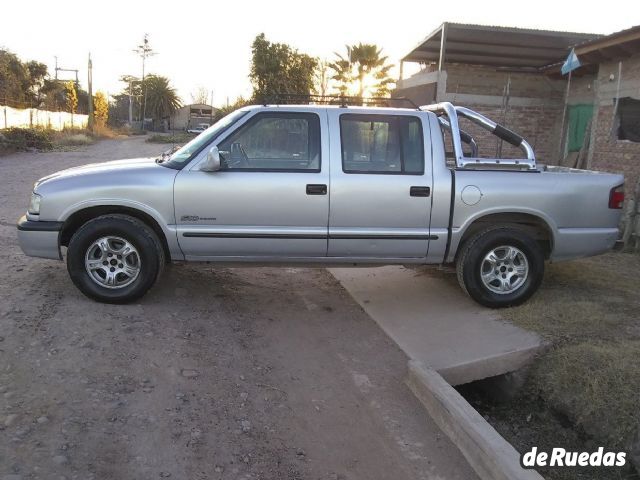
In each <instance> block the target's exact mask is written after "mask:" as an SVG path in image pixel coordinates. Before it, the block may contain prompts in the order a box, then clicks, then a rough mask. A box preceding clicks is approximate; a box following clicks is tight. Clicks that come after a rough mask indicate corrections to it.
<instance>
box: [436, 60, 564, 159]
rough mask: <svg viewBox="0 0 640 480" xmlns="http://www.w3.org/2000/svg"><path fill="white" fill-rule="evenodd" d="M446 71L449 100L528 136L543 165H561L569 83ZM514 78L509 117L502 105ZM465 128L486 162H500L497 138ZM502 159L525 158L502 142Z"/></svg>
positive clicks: (475, 70) (471, 68)
mask: <svg viewBox="0 0 640 480" xmlns="http://www.w3.org/2000/svg"><path fill="white" fill-rule="evenodd" d="M446 70H447V88H446V95H447V100H449V101H452V102H453V103H454V104H459V105H464V106H467V107H469V108H472V109H473V110H476V111H477V112H479V113H481V114H483V115H485V116H487V117H489V118H491V119H492V120H493V121H495V122H498V123H501V124H503V125H504V126H505V127H507V128H509V129H511V130H513V131H514V132H516V133H518V134H519V135H521V136H523V137H524V138H525V139H526V140H527V141H528V142H529V143H530V144H531V146H532V147H533V150H534V152H535V154H536V158H537V160H538V161H539V162H541V163H547V164H555V163H557V157H558V142H559V140H560V139H559V133H558V132H559V129H560V117H561V115H562V101H563V100H562V99H563V93H564V85H565V84H564V82H563V81H557V80H550V79H548V78H546V77H544V76H543V75H539V74H531V73H514V72H505V71H497V70H496V69H495V68H493V67H484V66H477V65H459V64H447V66H446ZM509 77H510V79H511V83H510V86H509V97H510V100H509V106H508V109H507V112H506V115H505V113H504V111H503V107H502V105H501V104H502V101H503V94H504V91H505V86H506V85H507V82H508V80H509ZM461 125H462V127H463V129H464V130H466V131H468V132H469V133H470V134H472V135H473V136H474V137H475V138H476V141H477V142H478V146H479V153H480V156H481V157H483V158H490V157H495V156H496V153H497V142H498V140H497V139H496V137H495V136H493V135H491V134H490V133H489V132H487V131H485V130H482V129H481V128H480V127H477V126H475V125H474V124H472V123H470V122H468V121H467V120H462V121H461ZM501 157H503V158H522V152H521V150H520V149H518V148H517V147H514V146H512V145H510V144H508V143H506V142H502V153H501Z"/></svg>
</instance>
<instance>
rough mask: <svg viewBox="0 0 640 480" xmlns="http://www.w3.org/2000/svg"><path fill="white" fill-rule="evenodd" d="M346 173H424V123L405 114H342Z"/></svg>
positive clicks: (341, 123)
mask: <svg viewBox="0 0 640 480" xmlns="http://www.w3.org/2000/svg"><path fill="white" fill-rule="evenodd" d="M340 137H341V141H342V170H343V171H344V172H345V173H386V174H405V175H421V174H422V173H424V145H423V138H422V124H421V122H420V119H419V118H417V117H410V116H405V115H361V114H345V115H341V116H340Z"/></svg>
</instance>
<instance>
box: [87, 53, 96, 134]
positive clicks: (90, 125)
mask: <svg viewBox="0 0 640 480" xmlns="http://www.w3.org/2000/svg"><path fill="white" fill-rule="evenodd" d="M87 85H88V87H87V88H88V92H87V93H88V94H89V99H88V100H89V102H88V103H89V118H88V120H87V127H88V128H89V130H91V131H93V120H94V119H93V63H92V62H91V52H89V64H88V65H87Z"/></svg>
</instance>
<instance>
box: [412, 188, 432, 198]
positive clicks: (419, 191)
mask: <svg viewBox="0 0 640 480" xmlns="http://www.w3.org/2000/svg"><path fill="white" fill-rule="evenodd" d="M409 195H411V196H412V197H428V196H429V195H431V188H429V187H422V186H414V187H411V188H409Z"/></svg>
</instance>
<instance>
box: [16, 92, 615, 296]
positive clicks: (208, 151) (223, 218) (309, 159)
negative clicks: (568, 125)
mask: <svg viewBox="0 0 640 480" xmlns="http://www.w3.org/2000/svg"><path fill="white" fill-rule="evenodd" d="M462 119H465V122H467V123H469V124H470V125H471V126H472V127H473V128H474V131H476V130H477V131H480V132H483V134H484V135H488V136H490V135H491V134H492V135H494V136H495V137H496V141H500V142H506V144H510V145H513V146H514V147H518V150H517V152H518V155H517V157H518V158H507V159H504V158H485V156H483V155H481V153H482V152H479V151H478V150H479V148H478V141H477V140H478V139H479V136H478V135H477V134H476V137H474V136H472V135H471V134H469V133H467V132H468V131H471V130H470V129H468V130H467V131H464V130H463V129H461V120H462ZM465 128H466V127H465ZM495 144H496V143H495V141H494V142H493V145H495ZM507 146H508V145H507ZM520 152H521V153H520ZM622 184H623V177H622V176H621V175H616V174H610V173H600V172H592V171H586V170H575V169H569V168H562V167H551V166H545V165H542V164H538V163H536V159H535V155H534V152H533V149H532V148H531V146H530V145H529V143H527V141H526V140H525V139H523V138H522V137H520V136H519V135H518V134H516V133H514V132H512V131H510V130H508V129H507V128H505V127H503V126H501V125H499V124H496V123H494V122H493V121H491V120H490V119H488V118H486V117H484V116H482V115H480V114H478V113H476V112H474V111H472V110H470V109H468V108H464V107H459V106H458V107H456V106H453V105H452V104H450V103H441V104H436V105H427V106H423V107H420V108H417V109H410V108H384V107H343V106H327V105H298V106H294V105H260V106H250V107H246V108H241V109H239V110H237V111H235V112H233V113H231V114H230V115H228V116H226V117H224V118H223V119H222V120H220V121H218V122H217V123H215V124H214V125H212V126H211V127H210V128H208V129H207V130H206V131H204V132H203V133H201V134H200V135H198V136H197V137H195V138H194V139H193V140H192V141H191V142H189V143H187V144H186V145H184V146H183V147H182V148H180V149H178V150H177V151H175V152H173V153H172V154H167V155H163V156H161V157H160V158H158V159H153V158H151V159H148V158H140V159H132V160H118V161H111V162H106V163H98V164H92V165H86V166H81V167H77V168H71V169H68V170H63V171H61V172H58V173H54V174H52V175H49V176H47V177H44V178H42V179H40V180H39V181H38V182H36V184H35V187H34V190H33V194H32V196H31V202H30V205H29V208H28V211H27V213H26V215H25V216H23V217H22V218H21V219H20V220H19V223H18V237H19V241H20V245H21V248H22V250H23V251H24V253H25V254H27V255H31V256H36V257H44V258H51V259H58V260H62V258H63V251H64V250H65V249H66V262H67V269H68V272H69V275H70V277H71V280H72V281H73V283H74V284H75V285H76V286H77V287H78V288H79V289H80V290H81V291H82V292H83V293H84V294H85V295H87V296H89V297H91V298H93V299H95V300H98V301H102V302H111V303H123V302H130V301H133V300H135V299H138V298H140V297H141V296H142V295H144V294H145V293H146V292H147V291H148V290H149V289H150V288H151V287H152V286H153V284H154V283H155V282H156V280H157V279H158V278H159V277H160V275H161V272H162V270H163V267H164V266H165V264H166V263H168V262H179V261H207V262H218V263H224V264H234V265H256V264H259V265H273V264H277V265H284V264H298V265H316V266H328V265H342V266H374V265H388V264H402V265H406V264H455V267H456V270H457V274H458V279H459V281H460V284H461V286H462V288H463V289H464V291H465V292H467V293H468V294H469V295H470V296H471V297H472V298H473V299H474V300H476V301H477V302H478V303H480V304H482V305H485V306H489V307H505V306H510V305H517V304H520V303H522V302H524V301H525V300H527V299H528V298H529V297H530V296H531V295H532V294H533V293H534V292H535V291H536V289H537V288H538V287H539V285H540V282H541V281H542V278H543V273H544V267H545V261H553V262H556V261H562V260H570V259H575V258H579V257H585V256H589V255H596V254H600V253H603V252H606V251H608V250H609V249H611V248H612V247H613V246H614V244H615V243H616V241H617V239H618V223H619V220H620V213H621V208H622V203H623V200H624V194H623V191H622Z"/></svg>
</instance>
